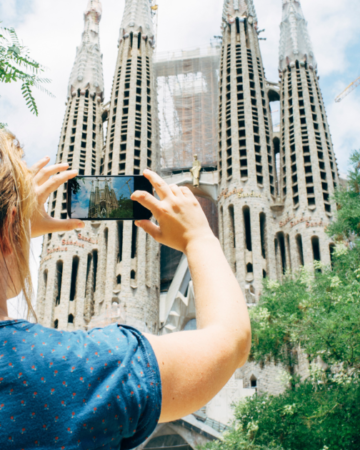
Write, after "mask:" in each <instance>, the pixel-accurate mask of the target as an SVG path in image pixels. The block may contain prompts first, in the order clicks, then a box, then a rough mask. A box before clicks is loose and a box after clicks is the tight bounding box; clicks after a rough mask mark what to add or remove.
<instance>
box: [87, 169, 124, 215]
mask: <svg viewBox="0 0 360 450" xmlns="http://www.w3.org/2000/svg"><path fill="white" fill-rule="evenodd" d="M91 184H92V186H91V193H90V201H89V213H88V218H89V219H93V218H94V219H96V218H102V219H108V218H109V217H110V214H111V213H112V212H113V211H114V210H116V209H118V207H119V205H118V201H117V198H116V194H115V191H114V188H113V186H112V180H111V178H109V179H107V178H105V179H104V180H102V182H101V186H100V180H99V179H97V180H96V182H95V186H94V182H93V181H92V182H91ZM130 195H131V191H130Z"/></svg>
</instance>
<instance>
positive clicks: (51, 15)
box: [0, 0, 360, 286]
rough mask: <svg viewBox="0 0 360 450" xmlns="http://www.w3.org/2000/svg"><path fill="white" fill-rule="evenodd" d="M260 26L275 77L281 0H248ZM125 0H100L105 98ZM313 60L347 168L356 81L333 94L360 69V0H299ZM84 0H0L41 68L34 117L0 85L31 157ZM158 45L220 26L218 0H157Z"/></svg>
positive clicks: (60, 82) (43, 145)
mask: <svg viewBox="0 0 360 450" xmlns="http://www.w3.org/2000/svg"><path fill="white" fill-rule="evenodd" d="M253 1H254V4H255V8H256V11H257V16H258V21H259V28H260V29H265V31H264V32H263V33H262V34H261V36H262V37H265V38H266V40H265V41H261V50H262V56H263V62H264V66H265V71H266V75H267V78H268V79H269V80H270V81H277V80H278V69H277V68H278V47H279V39H280V29H279V25H280V21H281V13H282V7H281V5H282V0H253ZM124 3H125V1H124V0H102V4H103V16H102V20H101V24H100V37H101V50H102V52H103V55H104V56H103V63H104V78H105V99H106V100H109V96H110V90H111V84H112V78H113V74H114V70H115V62H116V56H117V40H118V33H119V28H120V23H121V18H122V13H123V9H124ZM301 4H302V9H303V12H304V15H305V18H306V19H307V21H308V27H309V32H310V37H311V40H312V44H313V47H314V52H315V56H316V59H317V62H318V69H319V75H320V87H321V89H322V92H323V96H324V100H325V104H326V109H327V115H328V120H329V124H330V130H331V133H332V139H333V143H334V148H335V154H336V156H337V158H338V163H339V168H340V172H341V173H346V171H347V163H348V158H349V154H350V152H351V151H352V150H353V149H360V133H359V124H360V108H359V104H360V87H359V88H358V89H357V90H355V91H353V92H352V93H351V94H350V95H348V96H347V97H346V98H345V99H344V100H343V101H342V102H341V103H335V102H334V98H335V97H336V96H337V95H338V94H339V93H340V92H342V91H343V89H345V87H346V86H347V85H348V84H349V83H350V82H351V81H353V80H354V79H355V78H357V77H358V76H360V27H359V25H358V21H359V17H360V2H359V0H342V1H339V0H301ZM86 5H87V0H76V1H74V0H61V1H57V0H51V1H49V0H0V18H1V20H2V25H3V26H12V27H15V28H16V30H17V33H18V35H19V38H20V39H21V40H22V41H23V43H24V44H25V45H26V46H27V47H29V50H30V52H31V55H32V57H33V58H35V59H36V60H37V61H39V62H40V63H41V64H42V65H44V66H45V67H46V68H47V71H46V73H45V74H44V75H45V76H46V77H48V78H50V79H51V80H52V82H51V84H50V85H49V86H48V88H49V90H50V91H51V92H52V93H53V94H54V95H55V98H51V97H49V96H47V95H45V94H43V93H42V92H40V91H37V92H35V96H36V101H37V104H38V107H39V117H35V116H32V115H31V114H30V112H29V111H28V110H27V108H26V106H25V102H24V100H23V99H22V97H21V94H20V89H19V86H17V85H4V84H3V85H0V96H1V97H0V122H5V123H7V124H8V128H9V129H10V130H11V131H13V132H14V133H15V134H16V135H17V137H18V138H19V140H20V142H21V143H22V144H23V145H24V149H25V152H26V160H27V162H28V164H29V165H31V164H33V163H34V162H35V161H37V160H38V159H40V158H42V157H43V156H45V155H49V156H50V157H51V160H52V161H53V162H54V161H55V156H56V151H57V145H58V140H59V136H60V130H61V126H62V121H63V116H64V113H65V101H66V95H67V84H68V80H69V76H70V71H71V68H72V65H73V62H74V58H75V51H76V46H77V45H79V44H80V40H81V33H82V31H83V12H84V10H85V8H86ZM158 5H159V9H158V11H159V14H158V33H157V42H158V46H157V51H158V52H167V51H169V52H170V51H175V50H180V49H194V48H197V47H203V46H206V45H208V43H209V42H210V39H211V38H213V36H214V35H219V34H220V23H221V12H222V6H223V1H222V0H196V2H194V0H182V1H181V2H180V1H175V0H158ZM41 242H42V241H41V238H39V239H37V240H35V242H34V243H33V252H34V259H33V260H32V273H33V279H34V284H35V286H36V284H37V268H38V255H39V253H40V250H41Z"/></svg>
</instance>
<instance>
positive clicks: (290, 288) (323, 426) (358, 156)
mask: <svg viewBox="0 0 360 450" xmlns="http://www.w3.org/2000/svg"><path fill="white" fill-rule="evenodd" d="M351 163H352V169H351V171H350V173H349V178H348V180H349V184H348V188H347V189H341V190H339V191H338V192H337V193H336V194H335V199H336V201H337V203H338V205H339V210H338V216H337V220H336V222H334V223H333V224H331V226H330V227H328V233H329V234H330V235H331V236H335V238H336V241H337V243H336V245H335V247H334V251H333V260H332V268H330V267H325V266H323V265H321V263H318V262H316V263H315V269H316V270H315V272H314V271H313V270H312V268H302V269H301V270H300V271H298V272H297V273H287V274H286V275H285V277H284V279H283V282H282V284H279V283H278V282H275V281H271V280H268V281H266V282H265V283H264V290H263V293H262V295H261V299H260V302H259V304H258V306H256V307H254V308H252V309H251V311H250V316H251V322H252V333H253V343H252V350H251V355H250V360H252V361H255V362H257V363H259V364H260V365H264V364H266V363H267V362H269V361H274V362H275V363H277V364H281V365H282V366H283V367H284V368H285V369H286V370H287V381H288V383H287V386H286V389H285V391H284V392H283V394H281V395H279V396H272V395H267V394H266V395H256V396H254V397H252V398H248V399H246V400H244V401H243V402H241V403H240V404H238V405H236V408H235V421H234V423H233V426H232V428H231V429H230V431H229V432H227V433H225V434H224V438H223V440H222V441H214V442H212V443H210V444H208V445H207V448H208V449H210V450H223V449H227V450H228V449H234V450H235V449H236V450H240V449H241V450H269V449H277V450H280V449H281V450H303V449H305V448H306V449H307V450H340V449H341V450H345V449H346V450H355V449H356V450H357V449H359V448H360V433H359V424H360V383H359V377H360V321H359V317H360V239H359V237H358V232H359V229H360V226H359V224H360V195H359V194H360V152H354V153H353V155H352V157H351ZM300 348H301V351H302V352H303V354H304V355H306V356H307V358H308V361H309V362H310V375H309V377H308V378H307V379H306V380H301V378H300V376H299V375H297V372H296V364H297V363H298V361H299V359H298V358H299V355H300Z"/></svg>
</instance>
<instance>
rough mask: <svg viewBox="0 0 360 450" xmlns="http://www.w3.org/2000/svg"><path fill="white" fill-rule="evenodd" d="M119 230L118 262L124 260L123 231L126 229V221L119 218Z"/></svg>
mask: <svg viewBox="0 0 360 450" xmlns="http://www.w3.org/2000/svg"><path fill="white" fill-rule="evenodd" d="M117 231H118V255H117V262H118V263H119V262H121V261H122V253H123V231H124V222H123V221H121V220H119V221H118V223H117Z"/></svg>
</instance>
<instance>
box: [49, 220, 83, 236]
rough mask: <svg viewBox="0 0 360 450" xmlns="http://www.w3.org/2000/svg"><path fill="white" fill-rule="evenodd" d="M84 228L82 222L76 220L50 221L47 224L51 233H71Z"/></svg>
mask: <svg viewBox="0 0 360 450" xmlns="http://www.w3.org/2000/svg"><path fill="white" fill-rule="evenodd" d="M84 227H85V224H84V222H82V221H80V220H78V219H67V220H60V219H52V220H51V222H50V223H49V228H50V229H51V232H52V233H56V232H60V231H71V230H75V229H77V228H84Z"/></svg>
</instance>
